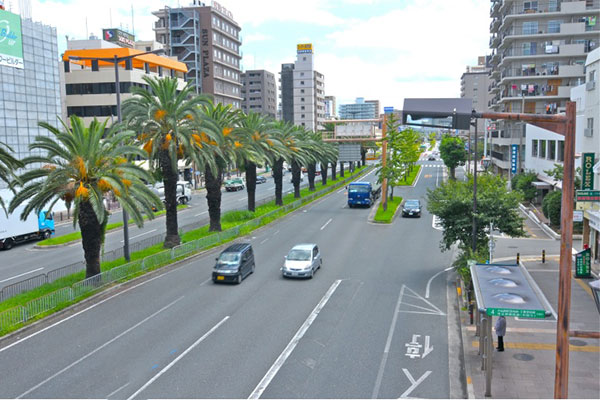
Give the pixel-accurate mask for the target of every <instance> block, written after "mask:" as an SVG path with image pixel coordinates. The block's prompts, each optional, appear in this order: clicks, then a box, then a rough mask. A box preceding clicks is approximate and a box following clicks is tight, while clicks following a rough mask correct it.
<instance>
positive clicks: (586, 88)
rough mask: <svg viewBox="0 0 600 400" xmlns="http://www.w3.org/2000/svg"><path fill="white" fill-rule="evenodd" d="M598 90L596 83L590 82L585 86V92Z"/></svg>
mask: <svg viewBox="0 0 600 400" xmlns="http://www.w3.org/2000/svg"><path fill="white" fill-rule="evenodd" d="M595 88H596V81H589V82H588V83H586V84H585V90H588V91H589V90H594V89H595Z"/></svg>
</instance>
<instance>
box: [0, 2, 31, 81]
mask: <svg viewBox="0 0 600 400" xmlns="http://www.w3.org/2000/svg"><path fill="white" fill-rule="evenodd" d="M0 65H6V66H7V67H13V68H19V69H23V68H25V66H24V65H23V38H22V37H21V17H20V16H19V15H17V14H13V13H10V12H8V11H5V10H1V9H0Z"/></svg>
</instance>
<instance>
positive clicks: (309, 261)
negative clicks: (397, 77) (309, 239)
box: [281, 243, 323, 278]
mask: <svg viewBox="0 0 600 400" xmlns="http://www.w3.org/2000/svg"><path fill="white" fill-rule="evenodd" d="M322 264H323V260H322V259H321V252H320V251H319V246H317V245H316V244H314V243H308V244H297V245H295V246H294V247H292V249H291V250H290V252H289V253H288V255H287V256H285V261H284V263H283V267H282V268H281V272H282V274H283V277H284V278H312V277H313V276H314V275H315V272H316V271H317V270H318V269H319V268H321V265H322Z"/></svg>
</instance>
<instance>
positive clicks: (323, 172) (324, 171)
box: [321, 163, 327, 186]
mask: <svg viewBox="0 0 600 400" xmlns="http://www.w3.org/2000/svg"><path fill="white" fill-rule="evenodd" d="M321 183H323V186H326V185H327V163H321Z"/></svg>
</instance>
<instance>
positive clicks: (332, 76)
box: [5, 0, 491, 111]
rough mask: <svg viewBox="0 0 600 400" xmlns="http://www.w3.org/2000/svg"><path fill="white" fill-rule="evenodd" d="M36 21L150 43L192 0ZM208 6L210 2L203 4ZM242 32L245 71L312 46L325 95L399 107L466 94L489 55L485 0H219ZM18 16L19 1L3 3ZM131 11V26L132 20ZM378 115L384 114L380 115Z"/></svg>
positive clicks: (54, 4) (45, 5)
mask: <svg viewBox="0 0 600 400" xmlns="http://www.w3.org/2000/svg"><path fill="white" fill-rule="evenodd" d="M30 1H31V5H32V18H33V20H34V21H42V22H44V23H46V24H49V25H52V26H55V27H56V28H57V33H58V37H59V52H62V51H64V49H65V46H66V44H65V43H66V42H65V36H68V37H69V38H71V39H84V38H86V35H87V36H89V35H91V34H95V35H96V36H99V37H100V36H101V33H102V28H111V27H113V28H124V29H125V30H128V31H134V32H135V36H136V39H137V40H151V39H154V32H153V30H152V26H153V23H154V22H155V21H156V17H154V16H153V15H152V14H151V12H152V11H155V10H158V9H160V8H163V7H164V6H169V7H178V6H187V5H189V4H191V2H192V0H180V1H178V0H102V1H93V0H30ZM205 3H206V4H207V5H209V3H210V0H207V1H205ZM219 3H220V4H221V5H222V6H223V7H225V8H227V9H228V10H229V11H231V12H232V13H233V18H234V20H235V21H236V22H237V23H238V24H239V25H240V26H241V27H242V31H241V37H242V46H241V51H242V53H243V58H242V69H244V70H245V69H266V70H268V71H271V72H273V73H275V74H277V73H278V72H279V71H280V70H281V64H282V63H291V62H294V61H295V58H296V44H298V43H312V44H313V49H314V54H315V68H316V70H317V71H319V72H321V73H323V74H324V75H325V94H326V95H331V96H335V97H336V98H337V102H338V104H344V103H353V102H354V100H355V98H356V97H364V98H366V99H378V100H380V102H381V107H382V108H383V107H384V106H393V107H395V108H398V109H401V108H402V104H403V99H404V98H408V97H460V77H461V75H462V73H463V72H465V68H466V66H467V65H476V64H477V56H481V55H485V54H486V53H488V52H489V48H488V47H489V46H488V43H489V24H490V21H491V20H490V18H489V8H490V2H489V1H487V0H294V1H291V0H221V1H219ZM5 5H6V6H7V8H10V7H12V8H13V11H16V10H18V8H19V0H5ZM132 10H133V16H134V17H133V21H132ZM380 111H381V110H380Z"/></svg>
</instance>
